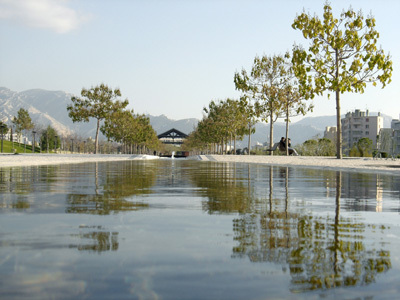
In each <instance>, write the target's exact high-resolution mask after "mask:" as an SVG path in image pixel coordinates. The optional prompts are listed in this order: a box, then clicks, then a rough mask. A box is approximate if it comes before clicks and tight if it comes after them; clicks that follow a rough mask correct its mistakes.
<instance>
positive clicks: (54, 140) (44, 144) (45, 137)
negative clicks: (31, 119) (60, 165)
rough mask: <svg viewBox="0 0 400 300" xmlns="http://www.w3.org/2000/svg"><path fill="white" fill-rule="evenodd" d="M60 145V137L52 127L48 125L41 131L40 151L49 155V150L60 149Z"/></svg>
mask: <svg viewBox="0 0 400 300" xmlns="http://www.w3.org/2000/svg"><path fill="white" fill-rule="evenodd" d="M60 145H61V139H60V136H59V135H58V134H57V131H56V130H55V129H54V128H53V127H51V126H50V125H49V126H47V128H46V129H45V130H42V132H41V136H40V149H42V150H46V151H47V153H49V150H50V149H54V148H55V149H57V148H59V147H60Z"/></svg>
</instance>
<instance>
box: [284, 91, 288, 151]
mask: <svg viewBox="0 0 400 300" xmlns="http://www.w3.org/2000/svg"><path fill="white" fill-rule="evenodd" d="M287 101H288V102H287V105H286V141H285V143H286V156H289V99H287Z"/></svg>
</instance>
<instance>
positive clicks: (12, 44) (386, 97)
mask: <svg viewBox="0 0 400 300" xmlns="http://www.w3.org/2000/svg"><path fill="white" fill-rule="evenodd" d="M324 2H325V1H324V0H321V1H317V0H309V1H297V0H275V1H272V0H271V1H269V0H264V1H262V0H0V39H1V47H0V86H2V87H6V88H9V89H11V90H13V91H16V92H22V91H25V90H29V89H45V90H51V91H59V90H61V91H65V92H67V93H71V94H73V95H76V96H79V95H80V91H81V89H82V88H90V87H94V86H96V85H99V84H101V83H105V84H107V85H108V86H109V87H111V88H119V89H120V90H121V93H122V99H128V100H129V103H130V104H129V108H130V109H134V111H135V113H140V114H151V115H153V116H158V115H162V114H163V115H166V116H167V117H168V118H170V119H175V120H178V119H185V118H198V119H200V118H202V115H203V108H204V107H207V106H208V104H209V103H210V101H212V100H214V101H218V100H225V99H226V98H233V99H235V98H236V99H238V98H239V97H240V92H239V91H236V90H235V85H234V82H233V78H234V74H235V72H238V71H240V70H241V69H242V68H244V69H246V70H247V71H250V70H251V66H252V63H253V60H254V57H255V56H257V55H258V56H262V55H268V56H272V55H279V54H283V53H285V52H286V51H291V49H292V47H293V45H294V44H300V45H303V46H304V47H307V46H308V45H309V42H308V41H307V40H305V39H304V38H303V36H302V34H301V32H299V31H298V30H294V29H292V27H291V24H292V23H293V20H294V18H295V17H296V15H297V14H300V13H302V12H303V10H304V11H305V12H309V13H311V14H314V13H315V14H317V15H318V16H319V17H321V16H322V12H323V4H324ZM331 6H332V8H333V11H334V14H335V17H339V14H340V12H341V11H342V10H343V9H348V8H349V7H350V6H351V7H352V8H353V9H354V10H355V11H359V10H360V9H361V10H362V12H363V13H364V15H365V16H367V15H370V14H372V15H373V16H374V17H375V19H376V29H377V30H378V31H379V32H380V38H379V40H378V45H379V46H381V47H382V49H383V50H384V51H385V53H390V55H391V56H392V61H393V69H394V71H393V76H392V83H391V84H389V85H388V86H387V87H386V88H385V89H381V87H380V85H379V84H378V86H377V87H373V86H372V85H369V86H368V87H367V88H366V91H365V93H364V94H354V93H346V94H343V95H342V96H341V109H342V113H346V112H349V111H354V110H355V109H361V110H367V109H368V110H369V111H370V112H381V113H383V114H386V115H389V116H391V117H393V118H399V114H400V105H399V100H400V76H399V75H398V71H397V70H398V68H399V67H400V61H399V59H400V35H399V32H398V29H399V27H398V24H397V22H398V18H399V17H398V12H399V11H400V1H397V0H381V1H376V0H360V1H358V0H354V1H351V0H346V1H345V0H331ZM335 114H336V104H335V100H334V97H333V95H332V96H331V99H329V100H328V98H327V96H322V97H318V98H316V99H314V111H313V112H312V113H308V114H307V116H325V115H335ZM295 120H296V119H295Z"/></svg>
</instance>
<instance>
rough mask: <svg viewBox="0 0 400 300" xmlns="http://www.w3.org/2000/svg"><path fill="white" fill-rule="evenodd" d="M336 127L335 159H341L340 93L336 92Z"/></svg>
mask: <svg viewBox="0 0 400 300" xmlns="http://www.w3.org/2000/svg"><path fill="white" fill-rule="evenodd" d="M336 125H337V137H336V139H337V141H336V153H337V154H336V157H337V158H338V159H342V122H341V120H340V93H339V90H337V91H336Z"/></svg>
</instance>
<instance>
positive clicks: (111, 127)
mask: <svg viewBox="0 0 400 300" xmlns="http://www.w3.org/2000/svg"><path fill="white" fill-rule="evenodd" d="M120 96H121V91H120V90H119V89H114V90H113V89H111V88H109V87H108V86H107V85H105V84H101V85H99V86H96V87H92V88H91V89H82V91H81V97H72V98H71V101H72V104H71V105H68V107H67V110H68V112H69V117H71V119H72V121H73V122H88V121H89V119H90V118H95V119H96V121H97V128H96V138H95V142H94V149H90V145H91V140H90V139H89V140H84V139H83V138H77V137H72V136H70V137H63V138H62V137H61V136H60V135H59V134H58V133H57V132H56V130H55V129H54V128H52V127H51V126H48V127H47V128H46V129H40V130H39V129H37V128H36V127H38V126H37V125H35V124H34V123H33V122H32V119H31V117H30V115H29V113H28V111H27V110H25V109H23V108H21V109H20V110H19V111H18V115H17V116H15V117H14V118H13V119H12V123H13V125H14V127H15V132H16V133H17V135H18V140H20V138H21V135H22V133H23V132H24V133H25V135H26V134H27V132H31V133H32V138H33V139H35V134H38V135H37V140H36V141H38V142H39V143H40V150H41V151H47V152H48V151H49V150H50V149H60V148H64V149H68V151H74V149H73V145H74V140H75V146H76V148H75V151H76V150H77V149H80V151H81V148H85V147H87V148H86V149H84V152H94V153H99V132H100V131H101V132H102V133H103V134H104V135H105V136H106V137H107V139H108V141H114V142H117V143H119V144H122V145H123V149H121V147H120V149H119V150H120V151H121V150H122V151H123V152H125V153H133V152H140V153H142V152H144V151H146V150H148V149H159V148H160V146H161V143H160V142H159V140H158V138H157V134H156V132H155V131H154V129H153V128H152V126H151V125H150V120H149V118H147V117H146V116H144V115H138V114H137V115H136V114H134V112H133V110H126V109H125V108H126V107H127V105H128V104H129V102H128V100H124V101H121V100H120V99H119V97H120ZM3 127H4V128H3ZM3 132H8V127H7V125H5V124H4V126H2V133H3ZM10 137H11V139H12V137H13V132H12V129H11V135H10ZM70 141H71V142H70ZM34 142H35V141H34ZM35 144H36V142H35ZM81 144H82V145H81ZM82 146H83V147H82ZM109 148H111V147H109ZM103 152H104V150H103Z"/></svg>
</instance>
